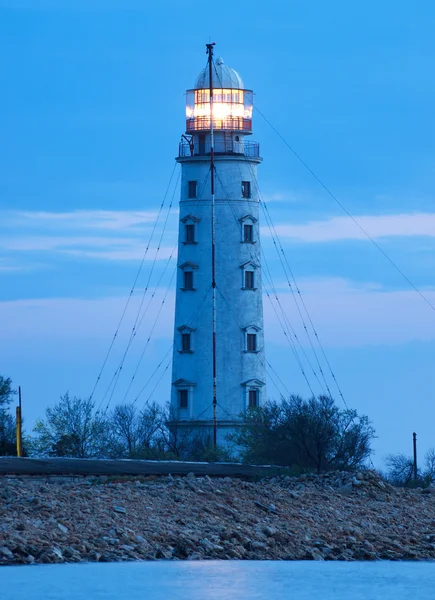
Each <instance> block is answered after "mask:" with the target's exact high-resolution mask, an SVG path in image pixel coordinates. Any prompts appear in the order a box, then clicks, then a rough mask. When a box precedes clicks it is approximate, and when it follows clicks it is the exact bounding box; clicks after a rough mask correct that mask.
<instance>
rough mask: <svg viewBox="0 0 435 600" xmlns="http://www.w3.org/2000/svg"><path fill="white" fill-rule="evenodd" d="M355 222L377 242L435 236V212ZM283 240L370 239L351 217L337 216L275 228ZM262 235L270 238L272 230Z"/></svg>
mask: <svg viewBox="0 0 435 600" xmlns="http://www.w3.org/2000/svg"><path fill="white" fill-rule="evenodd" d="M355 220H356V221H357V222H358V223H359V224H360V225H361V227H362V228H363V229H364V230H365V231H366V232H367V233H368V234H369V235H370V236H371V237H372V238H374V239H376V238H383V237H415V236H425V237H435V214H434V213H408V214H407V213H404V214H398V215H379V216H375V215H360V216H355ZM275 229H276V232H277V234H278V235H279V236H280V237H282V238H288V239H291V240H294V241H302V242H308V243H312V242H335V241H342V240H367V236H366V235H364V233H363V232H362V231H361V229H359V227H358V226H357V225H356V224H355V223H354V222H353V221H352V219H351V218H350V217H346V216H343V217H333V218H331V219H328V220H325V221H310V222H308V223H302V224H281V225H277V226H276V227H275ZM262 235H264V236H270V231H269V229H268V228H266V227H263V228H262Z"/></svg>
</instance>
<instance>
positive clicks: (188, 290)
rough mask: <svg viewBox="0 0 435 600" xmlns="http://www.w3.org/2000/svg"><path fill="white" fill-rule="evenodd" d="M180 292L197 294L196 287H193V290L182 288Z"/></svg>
mask: <svg viewBox="0 0 435 600" xmlns="http://www.w3.org/2000/svg"><path fill="white" fill-rule="evenodd" d="M180 290H181V291H182V292H196V288H195V287H193V288H183V287H182V288H180Z"/></svg>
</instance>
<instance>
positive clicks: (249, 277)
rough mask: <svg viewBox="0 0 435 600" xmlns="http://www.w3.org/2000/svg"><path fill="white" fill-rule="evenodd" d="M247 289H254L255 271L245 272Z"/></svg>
mask: <svg viewBox="0 0 435 600" xmlns="http://www.w3.org/2000/svg"><path fill="white" fill-rule="evenodd" d="M245 289H246V290H253V289H254V271H245Z"/></svg>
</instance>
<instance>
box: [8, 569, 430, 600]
mask: <svg viewBox="0 0 435 600" xmlns="http://www.w3.org/2000/svg"><path fill="white" fill-rule="evenodd" d="M0 598H1V600H33V599H35V600H36V599H37V600H100V599H101V600H102V599H104V600H112V599H113V600H124V599H125V600H168V599H170V600H233V599H234V600H236V599H237V600H260V599H261V600H263V599H267V600H275V599H276V600H281V599H285V600H308V599H309V600H407V599H408V598H409V599H411V598H412V599H413V600H429V599H430V600H433V599H434V598H435V563H428V562H426V563H422V562H421V563H409V562H377V563H372V562H367V563H363V562H361V563H358V562H354V563H339V562H280V561H264V562H260V561H200V562H190V561H189V562H146V563H112V564H110V563H104V564H95V563H93V564H71V565H37V566H30V567H28V566H25V567H0Z"/></svg>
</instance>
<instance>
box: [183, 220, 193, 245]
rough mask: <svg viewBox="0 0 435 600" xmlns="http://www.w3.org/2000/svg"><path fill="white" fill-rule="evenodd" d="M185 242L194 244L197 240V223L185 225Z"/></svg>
mask: <svg viewBox="0 0 435 600" xmlns="http://www.w3.org/2000/svg"><path fill="white" fill-rule="evenodd" d="M184 233H185V240H184V241H185V242H186V244H193V243H194V242H195V225H194V224H193V223H187V224H186V225H185V226H184Z"/></svg>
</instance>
